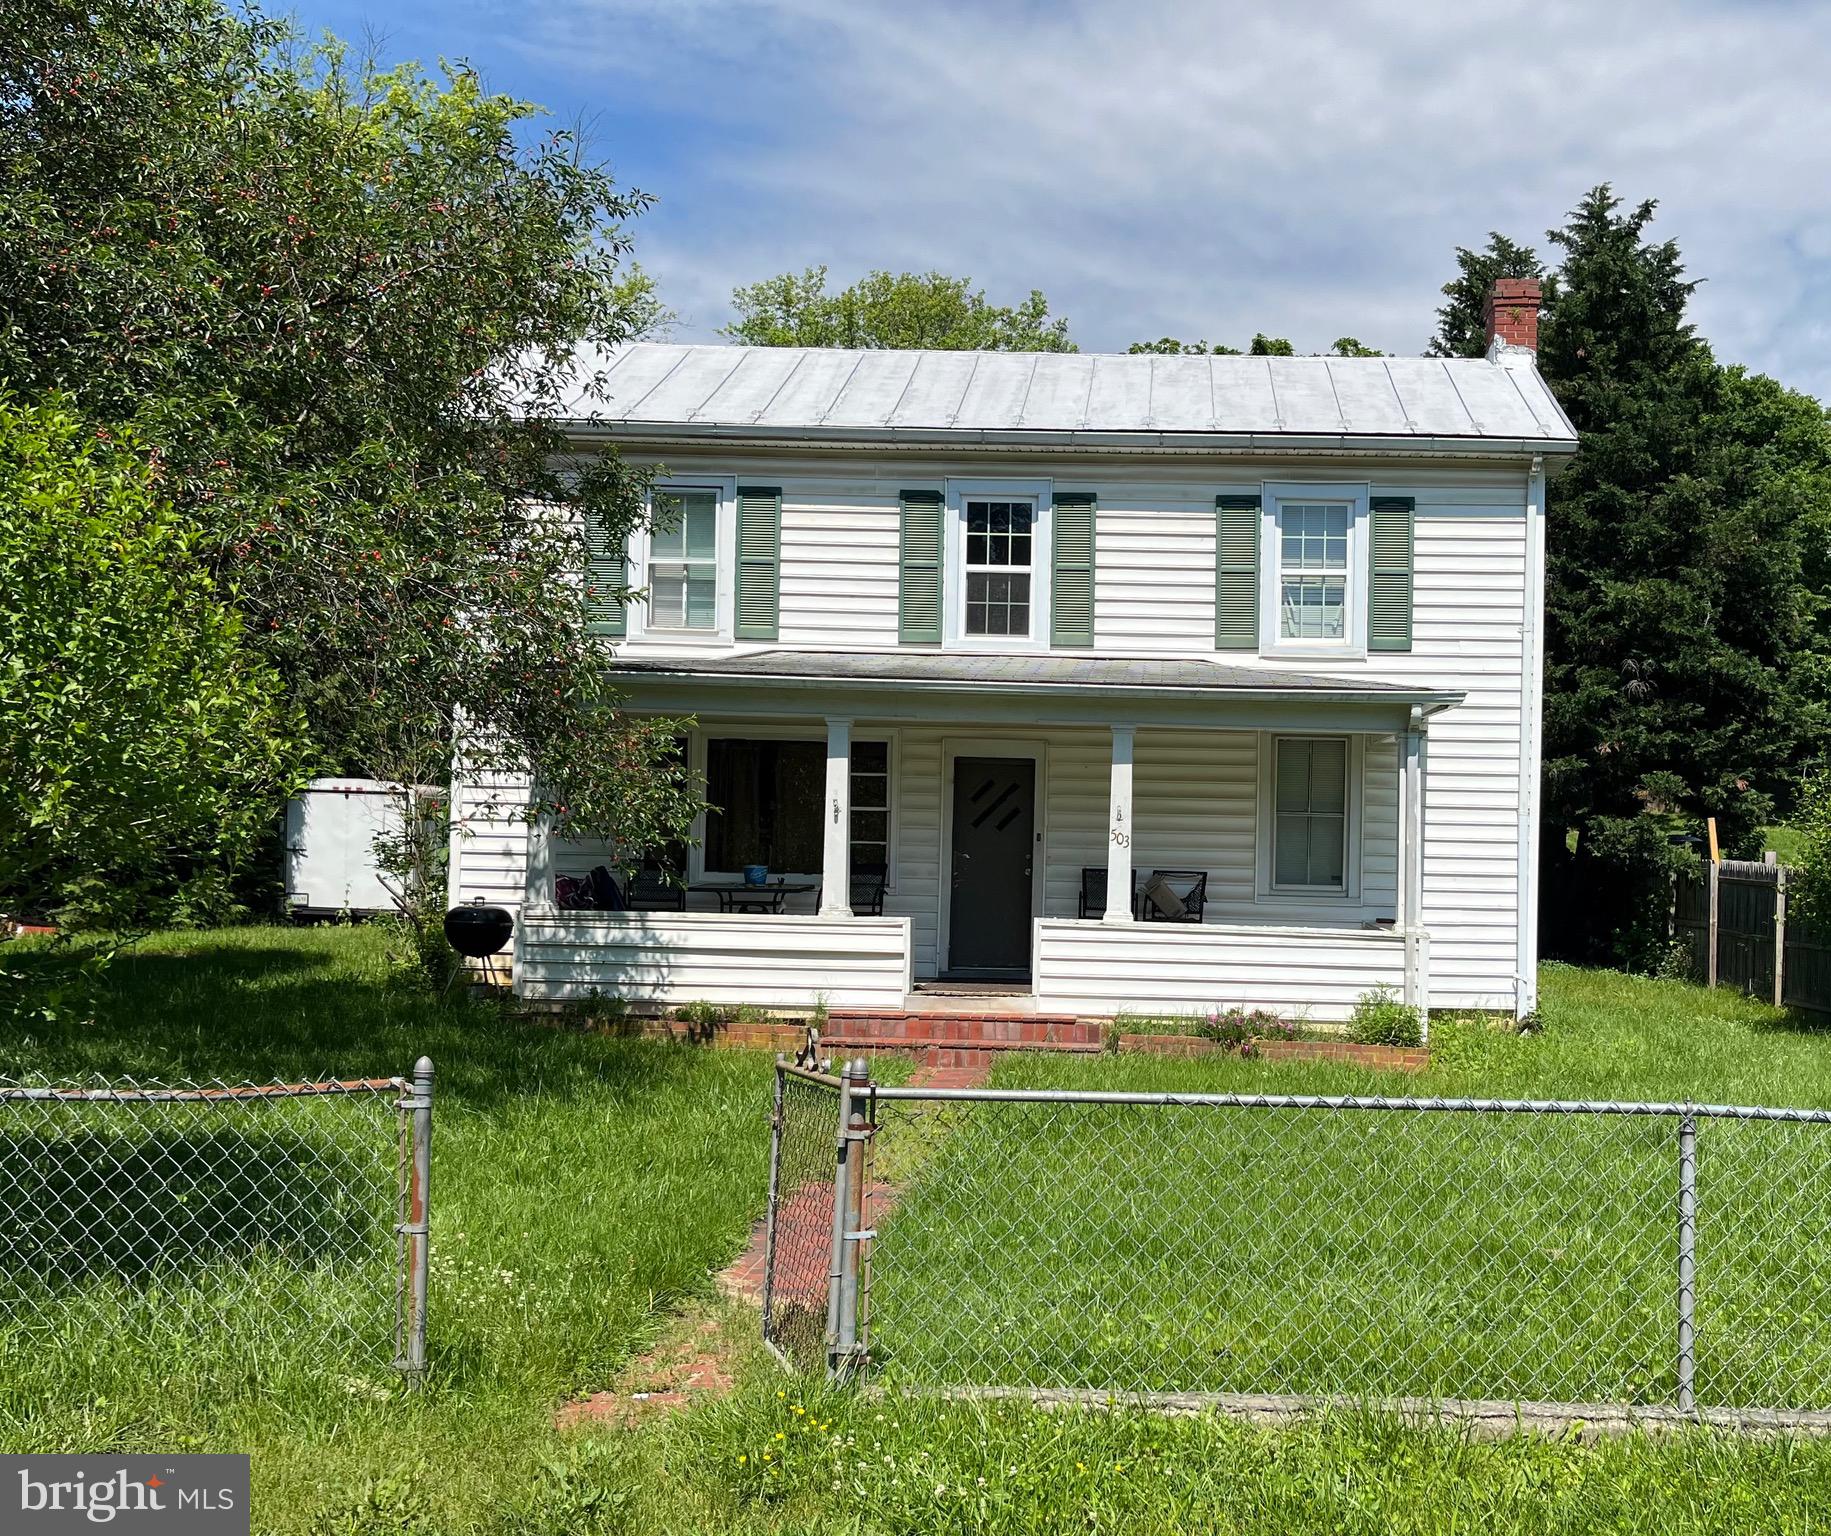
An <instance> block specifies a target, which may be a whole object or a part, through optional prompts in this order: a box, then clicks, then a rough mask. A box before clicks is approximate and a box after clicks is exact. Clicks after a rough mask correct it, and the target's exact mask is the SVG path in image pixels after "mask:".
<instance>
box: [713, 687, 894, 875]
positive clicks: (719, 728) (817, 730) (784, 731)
mask: <svg viewBox="0 0 1831 1536" xmlns="http://www.w3.org/2000/svg"><path fill="white" fill-rule="evenodd" d="M826 739H827V733H826V726H825V724H824V723H822V724H818V725H764V724H762V723H760V722H758V723H749V722H744V721H739V722H737V723H735V724H731V725H723V724H714V725H701V726H695V727H694V728H693V729H692V730H690V731H688V732H687V761H688V763H689V764H690V766H691V774H692V779H693V782H694V784H696V785H697V786H698V787H699V792H700V793H701V794H704V793H705V785H706V764H707V746H706V743H707V742H709V741H713V740H718V741H816V742H819V743H820V745H821V746H822V747H823V748H824V747H825V745H826ZM861 741H881V742H883V743H884V745H885V754H884V755H885V762H886V764H887V766H888V768H889V779H890V781H889V784H888V786H887V788H886V790H885V793H886V794H887V795H888V796H889V799H890V806H889V810H890V826H889V831H888V837H889V843H888V846H887V847H886V848H885V850H884V858H885V861H886V862H887V863H888V864H889V866H890V867H889V871H888V874H887V876H886V881H885V885H884V894H885V895H886V896H888V895H890V894H891V893H892V892H894V891H895V890H896V850H897V807H896V792H897V781H898V777H899V774H898V768H897V759H898V756H899V749H900V747H901V741H900V739H899V737H898V734H897V731H896V730H895V728H894V727H890V726H866V727H863V728H860V727H858V726H856V725H855V726H854V727H853V731H852V745H853V746H855V747H856V746H857V745H858V744H859V743H860V742H861ZM707 814H708V813H707V812H705V811H703V810H702V811H701V812H700V813H699V815H698V816H696V817H695V818H694V820H693V832H692V842H691V845H690V846H689V847H688V849H687V880H688V882H689V883H692V882H695V881H699V880H723V879H728V878H730V879H735V878H738V877H740V876H742V874H743V873H744V872H743V870H741V869H708V868H707V867H706V817H707ZM849 842H850V839H849V838H848V845H849ZM770 875H771V876H772V877H774V876H776V875H781V876H783V877H785V878H787V879H791V880H821V879H824V878H825V871H823V870H818V869H772V870H771V871H770Z"/></svg>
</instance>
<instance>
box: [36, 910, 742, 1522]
mask: <svg viewBox="0 0 1831 1536" xmlns="http://www.w3.org/2000/svg"><path fill="white" fill-rule="evenodd" d="M104 1003H105V1006H104V1008H103V1010H102V1013H101V1016H100V1017H99V1019H97V1020H96V1021H95V1022H94V1023H93V1024H88V1023H82V1022H77V1021H74V1020H73V1021H72V1022H70V1023H69V1024H68V1025H66V1026H64V1027H62V1028H44V1029H41V1030H39V1031H38V1032H36V1033H35V1034H34V1036H33V1037H32V1038H30V1039H26V1040H15V1041H10V1042H8V1048H7V1050H6V1052H5V1062H6V1069H7V1070H10V1071H13V1072H15V1073H18V1072H28V1073H29V1072H44V1073H51V1074H55V1075H63V1076H68V1075H70V1074H72V1073H79V1072H80V1073H88V1072H94V1073H100V1074H103V1075H105V1076H109V1077H114V1076H118V1075H123V1074H125V1075H132V1076H137V1077H196V1078H216V1077H221V1078H225V1079H230V1080H234V1079H239V1078H249V1079H253V1080H257V1081H264V1080H267V1079H271V1078H276V1077H283V1078H289V1079H291V1078H297V1077H302V1076H321V1075H325V1074H334V1075H337V1076H341V1077H363V1076H370V1075H377V1076H385V1075H390V1074H393V1073H397V1072H403V1071H407V1070H409V1069H410V1068H411V1065H412V1063H413V1061H414V1059H415V1057H416V1056H418V1055H420V1054H421V1053H426V1054H429V1055H431V1056H432V1057H433V1059H434V1061H435V1063H436V1066H437V1072H438V1081H437V1090H436V1104H437V1107H436V1110H435V1113H434V1132H433V1151H434V1161H433V1202H434V1203H433V1220H434V1233H435V1236H434V1258H435V1273H434V1277H433V1288H432V1300H431V1304H430V1307H429V1309H428V1310H429V1317H430V1323H431V1358H432V1363H433V1367H434V1384H433V1387H432V1389H431V1390H430V1391H429V1392H427V1393H426V1394H425V1396H424V1398H423V1400H416V1401H411V1402H402V1401H399V1400H397V1399H396V1398H395V1397H394V1396H393V1395H392V1394H393V1390H394V1389H393V1377H392V1372H391V1371H390V1369H389V1368H388V1366H387V1356H386V1354H385V1353H383V1354H382V1355H381V1356H380V1358H379V1360H378V1359H377V1357H376V1355H375V1352H374V1349H373V1347H372V1346H373V1345H374V1344H375V1343H376V1342H377V1334H378V1332H379V1333H380V1334H381V1337H380V1339H379V1342H380V1344H381V1346H382V1348H383V1349H384V1350H385V1347H386V1339H385V1329H386V1324H387V1319H386V1318H381V1319H378V1320H377V1322H376V1323H375V1324H374V1325H372V1326H371V1327H369V1328H368V1329H367V1337H366V1339H365V1340H363V1341H362V1342H361V1343H360V1344H359V1343H358V1341H354V1340H351V1339H348V1338H344V1337H341V1336H337V1337H333V1338H331V1339H330V1340H328V1341H321V1340H320V1338H319V1337H318V1336H317V1335H316V1332H315V1330H314V1328H313V1326H312V1323H313V1317H312V1315H311V1309H308V1310H307V1311H306V1312H305V1313H303V1314H301V1313H294V1312H289V1313H287V1314H285V1315H281V1316H268V1315H263V1313H262V1312H261V1310H260V1308H261V1301H262V1297H263V1294H268V1295H271V1294H273V1291H272V1290H271V1289H269V1290H266V1291H263V1290H262V1289H259V1288H257V1289H255V1290H254V1291H253V1292H252V1293H251V1294H247V1295H244V1296H241V1297H240V1298H239V1299H238V1300H237V1301H235V1302H234V1303H232V1304H231V1306H230V1307H229V1309H228V1310H227V1312H226V1313H224V1314H222V1315H220V1316H218V1317H216V1318H211V1317H209V1316H208V1315H207V1314H206V1315H205V1316H204V1317H201V1318H195V1319H193V1324H194V1326H191V1327H190V1328H188V1329H187V1328H184V1327H175V1328H171V1329H168V1330H166V1331H164V1332H161V1333H160V1334H159V1336H158V1343H159V1347H158V1348H156V1349H154V1350H151V1351H144V1352H142V1351H135V1352H127V1351H121V1350H119V1349H112V1350H111V1349H109V1348H108V1347H106V1343H105V1342H103V1343H102V1344H101V1345H100V1347H98V1341H97V1340H96V1339H95V1338H94V1337H93V1336H92V1337H91V1338H90V1339H89V1340H88V1341H87V1346H86V1347H85V1348H83V1349H81V1350H80V1351H79V1352H77V1353H75V1354H72V1353H71V1352H70V1351H69V1350H67V1349H58V1350H47V1349H43V1348H37V1347H33V1345H32V1343H31V1341H28V1340H25V1339H21V1338H17V1337H14V1338H10V1339H8V1338H6V1337H5V1335H6V1330H7V1329H8V1327H9V1324H8V1323H0V1340H4V1342H5V1343H6V1344H10V1345H11V1346H12V1347H11V1348H10V1349H8V1350H7V1352H6V1354H5V1357H4V1358H5V1359H6V1362H7V1368H6V1369H5V1371H4V1372H3V1373H0V1443H3V1444H5V1445H6V1446H7V1447H9V1448H12V1447H18V1446H31V1447H33V1448H37V1449H65V1450H75V1449H79V1448H83V1449H95V1448H104V1447H109V1446H119V1447H121V1448H124V1449H126V1448H145V1449H149V1450H150V1449H158V1448H167V1449H169V1448H173V1447H181V1448H182V1447H191V1446H202V1445H206V1444H207V1445H210V1446H212V1447H217V1448H221V1449H234V1450H249V1451H252V1452H253V1453H254V1458H255V1467H256V1474H255V1475H256V1490H257V1498H258V1500H259V1503H260V1506H261V1520H262V1522H263V1524H264V1525H266V1526H267V1527H268V1528H271V1529H275V1530H295V1529H298V1530H304V1529H313V1528H316V1527H317V1526H320V1525H322V1524H323V1522H324V1521H325V1520H327V1519H329V1518H331V1516H332V1514H333V1513H334V1512H335V1510H336V1509H337V1508H338V1507H339V1506H340V1505H342V1504H344V1503H347V1502H349V1501H352V1500H354V1501H356V1502H357V1503H360V1502H361V1501H362V1500H364V1499H366V1498H376V1497H378V1498H381V1499H382V1501H383V1502H384V1503H385V1502H387V1500H388V1499H389V1498H391V1497H392V1496H393V1495H392V1494H391V1493H390V1492H389V1491H388V1490H389V1489H390V1488H391V1487H392V1486H393V1483H391V1482H390V1480H394V1481H395V1482H399V1481H400V1480H401V1479H405V1483H406V1485H410V1486H412V1487H414V1488H416V1489H418V1490H419V1493H418V1495H417V1496H418V1497H421V1498H422V1499H423V1500H424V1501H425V1502H426V1504H427V1515H426V1518H427V1520H428V1521H429V1522H431V1524H429V1526H428V1528H429V1529H446V1528H451V1529H464V1528H466V1527H467V1526H468V1524H469V1523H470V1522H471V1521H473V1520H475V1519H477V1518H479V1517H480V1515H481V1513H482V1512H483V1511H486V1510H489V1509H491V1508H492V1507H494V1506H498V1505H500V1506H502V1507H504V1508H506V1507H508V1506H509V1505H512V1504H513V1503H514V1499H515V1498H518V1497H520V1496H521V1494H522V1493H523V1492H524V1491H525V1489H526V1487H527V1484H528V1482H529V1478H530V1475H531V1473H532V1471H533V1470H534V1469H535V1468H537V1467H538V1465H539V1463H540V1461H541V1459H542V1458H543V1457H545V1456H546V1455H548V1454H550V1453H551V1452H552V1451H553V1450H554V1448H555V1445H556V1443H557V1441H556V1437H555V1435H554V1433H553V1430H552V1424H551V1415H552V1411H553V1408H554V1406H555V1404H556V1403H558V1402H559V1401H561V1400H562V1399H564V1398H565V1397H566V1396H567V1395H568V1394H569V1393H571V1392H573V1391H575V1390H577V1389H580V1388H590V1387H595V1386H599V1385H602V1384H603V1383H604V1381H605V1380H606V1379H607V1378H608V1377H609V1376H610V1375H611V1374H612V1373H613V1372H614V1371H615V1370H616V1369H617V1368H618V1367H619V1366H620V1365H621V1364H622V1363H623V1362H624V1361H626V1360H627V1359H628V1358H629V1356H630V1355H631V1353H632V1352H634V1351H636V1350H637V1349H638V1348H640V1347H641V1346H642V1345H643V1344H644V1343H645V1342H646V1341H647V1340H648V1339H649V1338H650V1337H652V1335H653V1334H654V1332H655V1330H656V1328H657V1327H658V1326H659V1325H660V1324H661V1322H662V1321H663V1320H664V1319H665V1318H666V1317H667V1315H668V1314H669V1313H670V1312H671V1310H672V1309H673V1308H675V1307H676V1306H677V1305H678V1304H679V1303H680V1301H681V1300H682V1299H683V1298H686V1297H689V1296H694V1295H702V1294H705V1293H707V1292H708V1291H709V1289H710V1278H709V1277H710V1274H711V1272H712V1271H713V1270H714V1269H715V1268H717V1267H718V1266H720V1265H722V1264H723V1263H725V1262H728V1261H729V1260H730V1258H731V1257H732V1256H733V1255H734V1254H735V1253H737V1251H738V1250H739V1249H740V1248H741V1247H742V1245H743V1242H744V1238H745V1234H746V1231H747V1229H748V1226H749V1224H750V1222H751V1221H752V1220H754V1219H755V1217H756V1216H757V1215H758V1214H759V1213H760V1211H761V1209H762V1204H763V1194H764V1175H765V1172H766V1169H767V1155H768V1125H767V1104H768V1095H769V1070H770V1069H769V1064H768V1061H767V1059H766V1058H764V1057H762V1056H761V1055H756V1054H751V1053H742V1052H735V1051H733V1052H725V1051H719V1052H713V1051H701V1050H696V1049H692V1048H689V1047H684V1046H683V1047H672V1046H669V1045H666V1044H651V1043H646V1042H641V1041H617V1040H609V1039H603V1038H597V1037H587V1036H583V1035H577V1034H568V1033H564V1032H560V1031H557V1030H554V1029H550V1028H544V1027H540V1026H534V1025H526V1024H518V1023H514V1022H510V1021H507V1020H505V1019H504V1017H503V1016H502V1015H501V1014H500V1013H499V1012H498V1011H497V1010H495V1009H494V1008H488V1007H480V1006H457V1007H438V1006H435V1005H434V1003H433V1001H432V1000H431V999H430V998H428V997H425V996H423V995H419V994H417V993H415V992H413V991H411V990H406V989H402V988H400V987H398V986H395V985H391V984H390V982H389V980H388V976H387V971H386V967H385V965H384V959H383V946H382V940H381V935H380V933H379V931H377V930H375V929H349V928H333V927H325V928H312V929H284V930H281V929H262V928H250V929H241V930H232V931H226V932H209V933H196V934H178V935H168V936H164V937H161V938H159V939H158V940H155V941H152V942H150V943H149V944H147V945H145V946H143V948H142V949H141V950H139V951H136V952H131V953H128V954H126V955H123V956H122V957H121V958H120V959H119V960H118V961H117V962H116V963H115V966H114V968H113V971H112V973H111V985H110V989H109V992H108V994H107V996H106V998H105V1000H104ZM331 1107H332V1106H329V1105H324V1104H316V1105H312V1106H310V1108H312V1109H315V1110H322V1109H327V1108H331ZM306 1108H307V1106H304V1105H299V1106H296V1107H294V1109H293V1114H294V1118H295V1119H296V1118H297V1112H298V1111H303V1110H305V1109H306ZM365 1118H366V1119H367V1121H368V1123H369V1125H370V1126H371V1127H373V1126H375V1125H376V1124H377V1123H378V1122H377V1121H376V1119H375V1117H373V1116H369V1117H365ZM382 1123H383V1125H384V1129H383V1135H385V1136H388V1137H391V1136H392V1131H391V1129H388V1128H386V1124H385V1121H384V1122H382ZM350 1150H351V1152H352V1155H354V1149H353V1148H352V1149H350ZM382 1151H383V1154H384V1156H385V1158H386V1161H387V1165H388V1166H387V1171H388V1175H389V1178H390V1180H391V1178H392V1164H393V1149H392V1142H391V1140H390V1141H388V1142H387V1143H386V1144H385V1145H384V1146H383V1148H382ZM387 1241H388V1243H389V1244H390V1245H391V1243H392V1239H391V1238H388V1239H387ZM374 1278H375V1277H365V1279H368V1280H373V1279H374ZM206 1279H207V1277H206ZM98 1283H100V1282H98ZM379 1283H380V1284H381V1285H382V1286H384V1287H385V1286H386V1285H387V1284H388V1281H387V1279H386V1276H385V1274H384V1275H382V1276H381V1277H379ZM292 1294H293V1293H291V1292H288V1295H289V1296H290V1295H292ZM305 1294H306V1296H307V1298H308V1299H309V1297H310V1295H311V1287H306V1288H305ZM370 1294H371V1295H372V1294H373V1286H372V1285H371V1287H370ZM389 1304H390V1306H391V1293H390V1296H389ZM98 1305H105V1302H98ZM17 1321H18V1319H17V1318H16V1317H15V1318H14V1319H12V1323H13V1324H16V1323H17ZM365 1346H369V1347H365ZM459 1468H462V1476H461V1477H460V1476H455V1475H453V1474H454V1473H455V1472H456V1471H457V1469H459ZM371 1480H374V1482H375V1485H376V1487H379V1488H381V1489H382V1492H381V1493H380V1494H376V1493H375V1492H374V1490H373V1489H369V1484H370V1481H371ZM365 1489H369V1491H368V1492H366V1493H365V1491H364V1490H365ZM511 1496H513V1497H511ZM378 1520H379V1517H378ZM358 1528H362V1527H360V1526H358ZM374 1528H375V1529H385V1528H389V1527H387V1526H386V1525H385V1524H384V1523H375V1524H374Z"/></svg>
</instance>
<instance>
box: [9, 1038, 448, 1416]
mask: <svg viewBox="0 0 1831 1536" xmlns="http://www.w3.org/2000/svg"><path fill="white" fill-rule="evenodd" d="M431 1138H432V1063H431V1062H430V1061H429V1060H427V1059H425V1058H421V1060H420V1062H419V1063H418V1065H417V1067H416V1068H415V1071H414V1074H413V1076H412V1077H388V1078H363V1079H356V1080H351V1081H324V1082H303V1083H283V1082H274V1083H236V1084H231V1083H224V1082H151V1081H149V1082H101V1081H95V1082H90V1083H82V1084H70V1083H52V1082H49V1081H24V1080H20V1079H14V1078H0V1369H4V1365H3V1362H4V1360H5V1359H6V1358H7V1356H9V1355H10V1354H12V1353H13V1352H15V1351H43V1350H46V1349H54V1350H62V1351H64V1352H66V1353H68V1354H71V1355H72V1357H73V1358H74V1356H75V1355H76V1354H77V1353H78V1352H79V1349H80V1350H87V1349H89V1348H90V1347H92V1346H94V1345H96V1344H97V1342H98V1341H99V1343H100V1346H101V1347H102V1348H104V1349H105V1350H107V1351H110V1352H113V1351H118V1350H119V1349H121V1348H132V1349H136V1350H139V1351H144V1352H148V1353H149V1354H152V1353H159V1352H174V1351H178V1350H182V1349H183V1348H185V1347H186V1344H187V1340H194V1339H195V1338H196V1337H197V1335H198V1333H199V1331H200V1330H204V1331H209V1332H212V1333H218V1334H220V1333H221V1332H222V1330H225V1329H227V1330H230V1331H232V1332H233V1333H235V1335H236V1341H237V1345H238V1347H243V1346H245V1348H246V1351H247V1354H248V1357H249V1358H250V1359H251V1360H252V1361H255V1362H257V1363H258V1361H259V1359H260V1358H261V1355H262V1351H263V1349H264V1348H265V1347H266V1345H267V1344H268V1343H269V1342H273V1343H275V1344H281V1343H283V1341H284V1339H285V1338H286V1337H288V1336H296V1335H297V1334H299V1333H300V1332H305V1333H307V1334H309V1335H313V1336H317V1337H320V1338H322V1339H323V1340H324V1341H325V1343H326V1344H327V1345H328V1346H331V1347H334V1348H336V1349H337V1350H340V1351H343V1352H344V1353H345V1354H346V1356H347V1358H348V1359H349V1360H350V1362H351V1363H352V1364H353V1365H365V1366H366V1365H380V1366H383V1367H386V1366H388V1365H390V1364H391V1365H392V1366H393V1367H394V1369H396V1370H398V1371H399V1372H401V1374H402V1375H403V1376H404V1377H405V1378H406V1380H407V1381H408V1382H409V1383H412V1384H417V1383H418V1382H419V1381H420V1380H421V1379H422V1377H423V1375H424V1372H425V1368H426V1300H427V1294H426V1293H427V1271H428V1240H427V1231H428V1213H429V1208H430V1197H431V1145H432V1143H431Z"/></svg>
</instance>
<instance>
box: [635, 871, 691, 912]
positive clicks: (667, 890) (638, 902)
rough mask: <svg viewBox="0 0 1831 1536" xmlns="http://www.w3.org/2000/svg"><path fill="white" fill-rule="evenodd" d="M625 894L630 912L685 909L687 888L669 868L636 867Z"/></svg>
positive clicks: (677, 910)
mask: <svg viewBox="0 0 1831 1536" xmlns="http://www.w3.org/2000/svg"><path fill="white" fill-rule="evenodd" d="M625 895H626V897H627V899H628V901H629V910H630V911H632V912H684V911H686V910H687V888H686V887H685V886H684V885H682V884H681V883H680V881H679V879H678V878H677V877H676V876H675V875H674V874H673V872H672V871H670V870H665V869H638V870H637V871H636V872H635V873H634V874H632V875H631V876H630V877H629V886H628V889H627V891H626V892H625Z"/></svg>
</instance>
